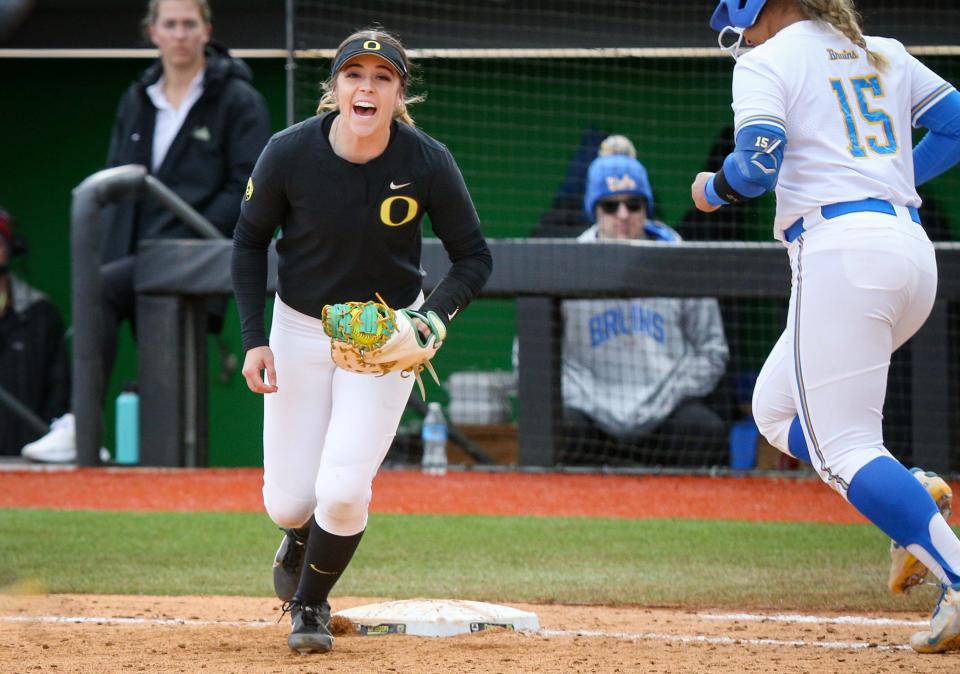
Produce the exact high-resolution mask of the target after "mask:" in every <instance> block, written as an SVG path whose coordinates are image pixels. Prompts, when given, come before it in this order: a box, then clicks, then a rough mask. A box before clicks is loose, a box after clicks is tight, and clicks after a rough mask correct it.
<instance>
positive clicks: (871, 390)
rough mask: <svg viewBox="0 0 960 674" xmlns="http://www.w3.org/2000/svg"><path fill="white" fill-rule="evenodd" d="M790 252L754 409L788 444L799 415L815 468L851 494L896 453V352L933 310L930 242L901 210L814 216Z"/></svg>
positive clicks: (764, 427) (764, 426) (783, 445)
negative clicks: (891, 425)
mask: <svg viewBox="0 0 960 674" xmlns="http://www.w3.org/2000/svg"><path fill="white" fill-rule="evenodd" d="M789 254H790V266H791V269H792V272H793V274H792V277H793V281H792V290H791V296H790V309H789V315H788V318H787V326H786V329H785V330H784V332H783V334H782V335H781V337H780V339H779V341H778V342H777V344H776V346H774V348H773V351H772V352H771V353H770V355H769V357H768V358H767V361H766V363H765V364H764V366H763V369H762V370H761V372H760V375H759V377H758V379H757V385H756V388H755V390H754V394H753V413H754V418H755V419H756V422H757V426H758V427H759V429H760V431H761V433H763V435H764V436H765V437H766V438H767V440H768V441H769V442H770V443H771V444H772V445H774V446H775V447H777V448H778V449H780V450H781V451H783V452H786V453H789V446H788V440H787V439H788V435H789V430H790V424H791V423H792V421H793V419H794V417H796V416H798V415H799V418H800V423H801V425H802V428H803V433H804V436H805V438H806V443H807V448H808V450H809V453H810V461H811V462H812V464H813V467H814V468H815V469H816V470H817V472H818V473H819V475H820V477H821V478H822V479H823V480H824V481H825V482H827V483H828V484H829V485H830V486H831V487H833V488H834V489H836V490H837V491H838V492H839V493H841V494H842V495H844V497H846V492H847V489H848V488H849V485H850V481H851V480H852V479H853V476H854V475H855V474H856V473H857V471H858V470H860V468H862V467H863V466H864V465H866V464H867V463H869V462H870V461H872V460H873V459H876V458H877V457H878V456H883V455H889V452H887V450H886V448H885V447H884V445H883V431H882V424H881V422H882V419H883V402H884V398H885V396H886V387H887V372H888V370H889V366H890V354H891V353H893V351H895V350H896V349H897V348H899V347H900V346H901V345H903V343H904V342H906V341H907V340H908V339H909V338H910V337H911V336H912V335H913V334H914V333H915V332H917V330H919V329H920V327H921V326H922V325H923V323H924V321H925V320H926V319H927V316H928V315H929V314H930V310H931V308H932V306H933V301H934V298H935V296H936V289H937V266H936V258H935V256H934V250H933V245H932V244H931V243H930V240H929V239H928V238H927V235H926V233H925V232H924V230H923V228H922V227H921V226H920V225H918V224H916V223H914V222H913V221H912V220H911V219H910V217H909V214H908V213H906V212H905V211H904V212H900V209H898V213H897V215H886V214H882V213H871V212H859V213H850V214H847V215H843V216H840V217H836V218H833V219H830V220H823V221H820V222H815V223H814V226H812V227H810V228H808V229H807V231H805V232H804V233H803V234H802V235H801V236H800V238H798V239H797V240H795V241H794V242H793V243H791V244H790V247H789Z"/></svg>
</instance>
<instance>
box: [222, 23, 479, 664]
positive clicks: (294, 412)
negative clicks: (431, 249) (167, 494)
mask: <svg viewBox="0 0 960 674" xmlns="http://www.w3.org/2000/svg"><path fill="white" fill-rule="evenodd" d="M408 72H409V61H408V58H407V55H406V52H405V51H404V49H403V47H402V45H401V44H400V43H399V42H398V41H397V40H396V39H395V38H394V37H392V36H391V35H389V34H388V33H386V32H384V31H382V30H380V29H376V30H363V31H360V32H358V33H355V34H353V35H351V36H349V37H348V38H347V39H346V40H344V41H343V43H341V45H340V47H339V48H338V50H337V52H336V55H335V57H334V60H333V64H332V68H331V73H332V74H331V77H330V79H329V80H328V81H327V82H326V83H325V84H324V91H325V94H324V96H323V98H322V99H321V102H320V109H319V110H318V116H316V117H313V118H311V119H308V120H306V121H304V122H301V123H300V124H297V125H295V126H292V127H290V128H289V129H286V130H285V131H282V132H280V133H278V134H276V135H275V136H274V137H273V138H272V139H271V140H270V142H269V143H268V145H267V147H266V148H265V149H264V151H263V154H261V156H260V159H259V160H258V161H257V165H256V167H255V168H254V170H253V175H252V176H251V178H250V181H249V183H248V185H247V191H246V194H245V196H244V202H243V206H242V209H241V213H240V220H239V222H238V223H237V228H236V232H235V235H234V252H233V281H234V289H235V292H236V297H237V305H238V309H239V312H240V319H241V321H242V333H243V346H244V349H245V350H246V359H245V361H244V366H243V375H244V378H245V379H246V380H247V385H248V386H249V388H250V390H251V391H254V392H255V393H264V394H267V395H266V396H265V398H264V430H263V456H264V476H263V502H264V506H265V508H266V511H267V513H268V514H269V515H270V517H271V519H273V521H274V522H276V523H277V524H278V525H279V526H280V527H281V528H283V529H284V530H285V535H284V538H283V541H282V543H281V546H280V549H279V550H278V552H277V556H276V559H275V561H274V586H275V589H276V591H277V596H278V597H279V598H280V599H283V600H285V602H286V603H285V604H284V610H285V611H289V612H291V615H292V619H293V629H292V631H291V634H290V636H289V638H288V645H289V646H290V648H291V649H293V650H295V651H299V652H301V653H307V652H322V651H328V650H329V649H330V648H331V647H332V645H333V637H332V636H331V634H330V630H329V621H330V606H329V604H328V602H327V598H328V595H329V592H330V590H331V588H332V587H333V585H334V584H335V583H336V582H337V580H338V579H339V577H340V575H341V574H342V573H343V571H344V569H345V568H346V566H347V564H348V563H349V562H350V559H351V558H352V556H353V553H354V551H355V550H356V548H357V545H358V544H359V542H360V537H361V536H362V535H363V531H364V528H365V527H366V523H367V506H368V504H369V502H370V497H371V484H372V481H373V478H374V476H375V475H376V472H377V470H378V469H379V467H380V464H381V462H382V461H383V458H384V456H385V455H386V453H387V449H388V448H389V446H390V443H391V440H392V439H393V436H394V434H395V433H396V429H397V425H398V424H399V422H400V416H401V414H402V412H403V410H404V407H405V406H406V402H407V399H408V397H409V395H410V392H411V388H412V386H413V382H414V378H413V377H409V376H402V375H401V374H400V373H399V372H392V373H390V374H387V375H384V376H380V377H372V376H369V375H363V374H356V373H353V372H348V371H345V370H343V369H338V368H337V367H336V366H335V365H334V363H333V361H332V359H331V357H330V342H329V338H328V337H327V336H326V335H325V334H324V332H323V327H322V323H321V320H320V316H321V311H322V309H323V307H324V305H326V304H335V303H339V302H345V301H364V300H373V299H375V297H376V294H377V293H379V294H380V295H381V296H382V297H383V298H384V300H386V302H387V303H388V304H390V306H392V307H395V308H399V307H414V308H419V309H421V310H422V311H430V310H432V311H434V312H436V313H437V314H438V315H439V316H441V317H442V318H443V319H444V320H445V321H449V320H450V319H452V318H453V317H454V316H455V315H456V314H457V313H458V312H459V311H460V310H461V309H463V308H464V307H465V306H466V305H467V304H468V303H469V302H470V301H471V300H472V299H473V298H474V297H475V296H476V295H477V294H478V293H479V292H480V290H481V288H482V287H483V285H484V283H486V280H487V278H488V277H489V275H490V271H491V269H492V260H491V256H490V251H489V249H488V247H487V244H486V241H485V240H484V238H483V235H482V234H481V232H480V223H479V219H478V217H477V213H476V210H475V208H474V206H473V203H472V201H471V199H470V195H469V193H468V192H467V188H466V185H465V184H464V181H463V177H462V176H461V174H460V171H459V169H458V168H457V164H456V162H455V161H454V159H453V157H452V156H451V154H450V152H449V151H448V150H447V148H446V147H445V146H443V145H442V144H440V143H438V142H437V141H435V140H434V139H432V138H430V136H428V135H426V134H425V133H423V132H422V131H419V130H418V129H416V128H415V127H414V125H413V120H412V119H411V118H410V115H409V113H408V111H407V105H408V104H409V103H411V102H412V101H414V100H416V99H411V98H409V97H408V96H407V83H408ZM424 215H429V217H430V222H431V225H432V227H433V230H434V232H435V233H436V235H437V236H438V237H439V238H440V239H441V241H442V242H443V246H444V248H445V249H446V251H447V253H448V254H449V256H450V260H451V262H452V266H451V268H450V271H449V273H448V274H447V275H446V276H445V277H444V278H443V279H442V280H441V282H440V283H439V284H438V286H437V287H436V289H435V290H434V291H433V293H431V295H430V297H428V298H427V299H426V300H425V301H424V298H423V293H422V290H421V279H422V272H421V269H420V254H421V230H420V225H421V221H422V219H423V216H424ZM278 227H279V228H280V230H281V231H282V236H281V238H280V239H279V240H278V242H277V252H278V256H279V274H278V284H277V298H276V302H275V304H274V312H273V322H272V327H271V331H270V338H269V340H268V339H267V336H266V333H265V331H264V315H263V314H264V304H265V294H266V291H265V289H266V281H267V256H266V251H267V247H268V246H269V244H270V241H271V239H272V237H273V234H274V232H275V230H276V229H277V228H278ZM419 327H420V328H421V329H422V330H423V331H426V330H427V328H426V326H419ZM264 371H265V372H266V377H265V378H263V377H262V376H261V373H262V372H264Z"/></svg>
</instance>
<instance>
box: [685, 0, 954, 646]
mask: <svg viewBox="0 0 960 674" xmlns="http://www.w3.org/2000/svg"><path fill="white" fill-rule="evenodd" d="M711 25H712V26H713V28H714V29H715V30H719V31H724V30H725V29H727V27H733V28H734V29H740V30H742V38H743V40H745V41H746V42H747V44H748V45H755V48H754V49H753V50H751V51H749V52H748V53H746V54H744V55H742V56H740V57H739V59H738V61H737V65H736V67H735V69H734V75H733V109H734V113H735V118H736V148H735V149H734V151H733V152H732V153H731V154H730V155H729V156H728V157H727V158H726V160H725V161H724V163H723V168H722V169H721V170H720V171H718V172H717V173H715V174H713V173H701V174H699V175H698V176H697V178H696V180H695V182H694V183H693V186H692V188H691V191H692V196H693V200H694V202H695V203H696V205H697V207H698V208H700V209H701V210H703V211H711V210H716V209H717V208H719V207H721V206H723V205H724V204H727V203H737V202H741V201H744V200H746V199H749V198H753V197H757V196H760V195H761V194H763V193H764V192H767V191H770V190H773V189H774V188H775V189H776V195H777V214H776V220H775V222H774V236H775V237H776V238H777V239H779V240H780V241H783V242H784V244H785V245H786V246H787V247H788V251H789V257H790V264H791V269H792V272H793V283H792V290H791V298H790V309H789V314H788V319H787V326H786V329H785V330H784V332H783V335H782V336H781V337H780V340H779V341H778V342H777V344H776V346H775V347H774V348H773V351H772V352H771V353H770V356H769V357H768V359H767V361H766V363H765V364H764V367H763V370H762V371H761V373H760V376H759V378H758V381H757V385H756V390H755V391H754V398H753V411H754V416H755V418H756V421H757V424H758V426H759V427H760V430H761V432H762V433H763V434H764V436H765V437H766V438H767V439H768V440H769V441H770V442H771V443H772V444H773V445H775V446H776V447H778V448H779V449H780V450H782V451H784V452H787V453H789V454H791V455H793V456H795V457H797V458H800V459H803V460H805V461H807V462H809V463H811V464H812V465H813V467H814V468H815V469H816V471H817V472H818V473H819V475H820V477H821V478H822V479H823V480H824V481H825V482H826V483H827V484H829V485H830V486H831V487H833V488H834V489H836V490H837V491H838V492H839V493H840V494H841V495H842V496H843V497H844V498H846V499H847V500H848V501H849V502H850V503H851V504H852V505H853V506H854V507H856V508H857V509H858V510H859V511H860V512H861V513H862V514H863V515H864V516H866V517H867V518H868V519H869V520H870V521H871V522H873V523H874V524H876V525H877V526H878V527H879V528H880V529H882V530H883V531H884V532H885V533H886V534H887V535H889V536H890V537H891V538H892V539H894V540H895V541H896V542H897V543H899V544H900V545H902V546H903V547H905V548H906V549H907V550H909V551H910V552H911V553H912V554H913V555H915V556H916V557H917V558H918V559H919V560H920V561H922V562H923V563H924V564H925V565H926V566H927V567H928V568H929V569H930V570H931V571H932V572H933V573H934V574H935V575H936V576H937V577H938V578H939V580H940V582H941V584H942V586H943V592H942V594H941V597H940V600H939V602H938V605H937V610H936V611H935V612H934V614H933V619H932V624H931V629H930V630H929V631H924V632H920V633H918V634H916V635H914V637H913V639H912V640H911V644H912V646H913V647H914V648H915V649H916V650H918V651H920V652H927V653H928V652H942V651H947V650H958V649H960V540H958V539H957V537H956V535H955V534H954V533H953V531H952V530H951V529H950V527H949V525H947V523H946V521H945V520H944V518H943V516H942V515H941V514H940V512H939V511H938V508H937V505H936V504H935V503H934V500H933V499H932V498H931V496H930V494H929V493H928V492H927V490H926V489H924V487H923V486H922V485H921V484H920V482H919V481H918V480H917V479H914V476H913V475H911V473H910V472H909V471H907V470H906V468H904V467H903V466H902V465H901V464H900V463H899V462H897V461H896V459H894V458H893V457H892V456H891V455H890V453H889V452H888V451H887V449H886V448H885V447H884V445H883V434H882V428H881V421H882V410H883V401H884V397H885V392H886V382H887V371H888V369H889V363H890V354H891V353H892V352H893V351H894V350H895V349H897V348H898V347H900V346H901V345H902V344H903V343H904V342H906V340H907V339H909V338H910V337H911V336H912V335H913V334H914V333H915V332H916V331H917V330H918V329H919V328H920V326H921V325H922V324H923V322H924V321H925V320H926V318H927V316H928V314H929V313H930V309H931V307H932V305H933V301H934V297H935V295H936V287H937V268H936V259H935V257H934V250H933V246H932V244H931V243H930V241H929V239H928V238H927V236H926V234H925V232H924V230H923V228H922V226H921V225H920V218H919V215H918V213H917V207H918V206H919V205H920V199H919V197H918V196H917V192H916V189H915V185H917V184H920V183H922V182H924V181H925V180H929V179H930V178H932V177H933V176H935V175H937V174H938V173H940V172H942V171H944V170H946V169H947V168H949V167H950V166H952V165H954V164H955V163H956V162H957V161H958V160H960V94H958V93H957V92H956V91H955V90H954V88H953V87H952V86H951V85H950V84H948V83H947V82H945V81H944V80H943V79H942V78H940V77H939V76H937V75H936V74H935V73H933V72H932V71H930V70H929V69H928V68H927V67H925V66H924V65H922V64H921V63H920V62H919V61H917V60H916V59H915V58H913V57H912V56H911V55H910V54H908V53H907V52H906V50H905V49H904V47H903V45H901V44H900V43H899V42H896V41H895V40H891V39H884V38H874V37H866V38H865V37H864V36H863V35H862V33H861V32H860V27H859V24H858V20H857V15H856V14H855V12H854V10H853V6H852V2H851V1H850V0H721V2H720V3H719V5H718V7H717V9H716V11H715V12H714V15H713V18H712V20H711ZM734 49H736V50H738V49H739V42H738V44H737V45H735V46H734ZM912 125H916V126H923V127H926V128H927V129H929V130H930V131H929V133H928V134H927V136H926V137H925V138H924V139H923V141H922V142H921V143H920V144H918V145H917V147H916V149H912V148H911V126H912Z"/></svg>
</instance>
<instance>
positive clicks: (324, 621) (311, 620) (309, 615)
mask: <svg viewBox="0 0 960 674" xmlns="http://www.w3.org/2000/svg"><path fill="white" fill-rule="evenodd" d="M294 609H300V619H301V620H302V621H303V624H304V625H306V626H307V627H315V628H318V629H322V630H323V631H324V632H326V633H327V634H330V618H329V608H328V607H325V606H323V605H321V606H310V605H309V604H304V603H303V602H301V601H298V600H296V599H291V600H290V601H285V602H283V604H282V605H281V606H280V610H281V613H280V617H279V618H277V622H280V621H281V620H283V617H284V616H285V615H287V614H288V613H292V612H293V611H294ZM324 609H326V611H325V610H324Z"/></svg>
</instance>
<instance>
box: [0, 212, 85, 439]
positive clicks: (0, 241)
mask: <svg viewBox="0 0 960 674" xmlns="http://www.w3.org/2000/svg"><path fill="white" fill-rule="evenodd" d="M24 250H25V248H24V246H23V243H22V241H21V240H20V238H19V237H17V235H16V233H15V231H14V228H13V218H11V217H10V215H9V214H8V213H7V212H6V211H4V210H3V209H0V387H3V389H4V391H5V392H6V393H8V394H9V395H11V396H13V397H14V398H15V399H16V400H17V401H18V402H20V403H21V404H22V405H23V406H24V407H26V408H27V409H28V410H30V411H31V412H33V413H34V414H35V415H37V416H38V417H40V419H42V420H43V421H44V422H47V423H49V422H50V421H52V420H53V419H55V418H56V417H60V416H62V415H63V414H64V412H66V411H67V406H68V404H69V402H70V385H69V382H70V379H69V368H68V366H67V349H66V345H65V342H64V330H63V320H62V319H61V318H60V313H59V312H58V311H57V308H56V307H55V306H54V305H53V303H52V302H50V300H48V299H47V297H46V295H44V294H43V293H41V292H40V291H39V290H36V289H35V288H32V287H31V286H29V285H28V284H27V283H25V282H24V281H23V280H21V279H19V278H17V277H16V276H15V275H14V274H13V273H12V272H11V271H10V259H11V258H12V257H13V256H14V255H17V254H20V253H23V252H24ZM40 435H41V433H39V432H37V430H36V429H35V428H34V427H33V426H31V425H30V424H29V423H27V422H26V421H24V419H23V418H21V417H20V416H19V415H17V414H16V413H14V412H13V410H11V409H9V408H8V407H6V406H2V405H0V455H2V456H14V455H19V454H20V448H21V447H23V445H24V444H25V443H27V442H30V441H31V440H35V439H36V438H37V437H38V436H40Z"/></svg>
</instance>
